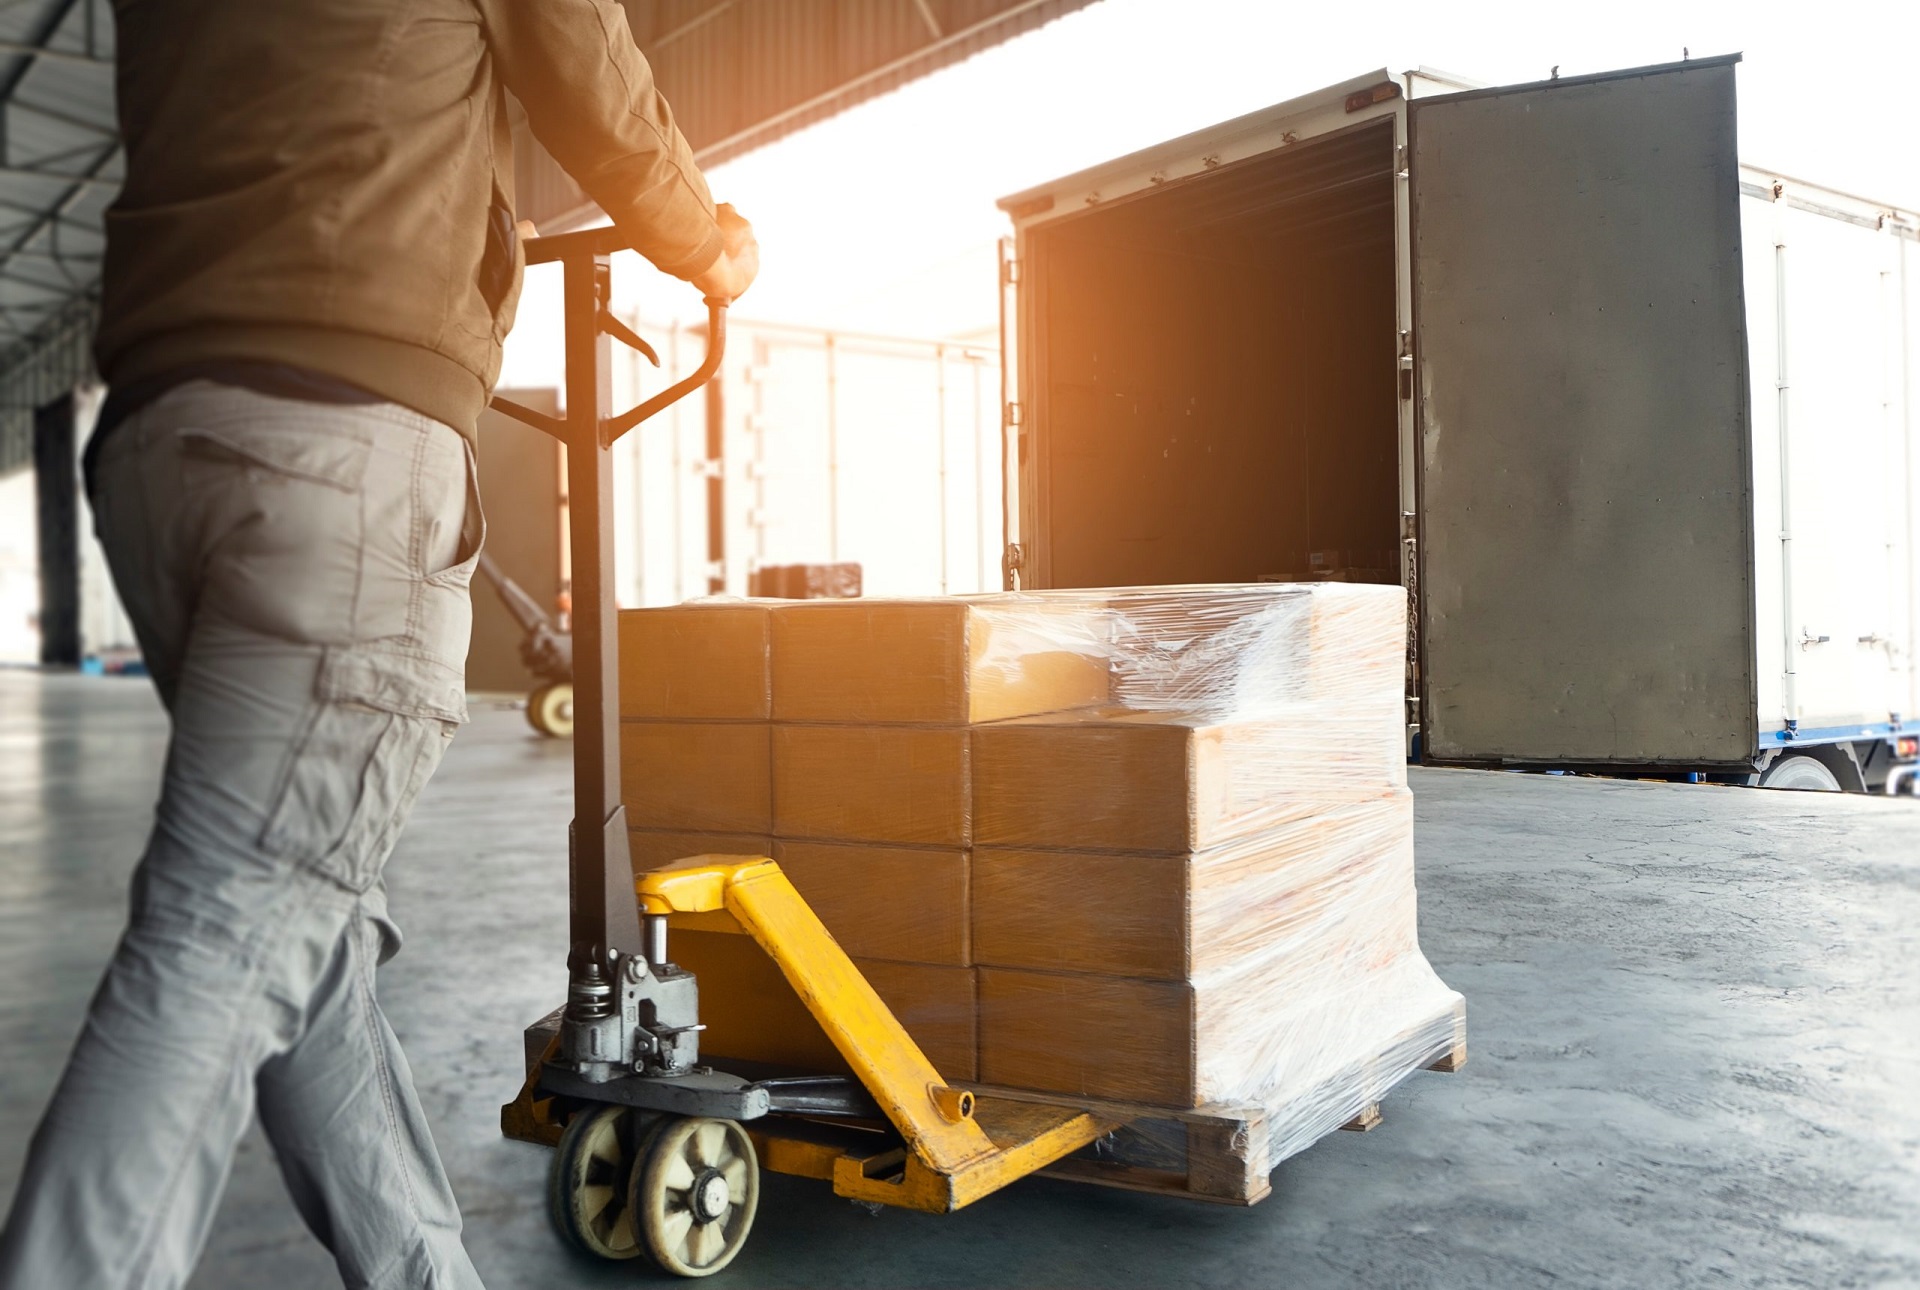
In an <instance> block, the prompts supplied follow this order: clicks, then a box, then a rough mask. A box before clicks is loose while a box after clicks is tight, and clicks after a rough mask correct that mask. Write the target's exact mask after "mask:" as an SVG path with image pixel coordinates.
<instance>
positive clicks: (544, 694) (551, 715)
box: [527, 681, 573, 739]
mask: <svg viewBox="0 0 1920 1290" xmlns="http://www.w3.org/2000/svg"><path fill="white" fill-rule="evenodd" d="M527 724H528V725H530V726H532V727H533V728H534V729H535V730H538V731H539V732H540V733H541V734H543V735H546V736H547V737H548V738H551V739H571V738H573V686H572V685H570V684H568V683H567V682H565V681H556V682H554V683H553V684H552V685H543V686H541V687H540V688H539V689H537V690H535V691H534V692H533V693H532V694H529V695H528V696H527Z"/></svg>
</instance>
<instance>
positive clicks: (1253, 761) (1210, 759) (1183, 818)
mask: <svg viewBox="0 0 1920 1290" xmlns="http://www.w3.org/2000/svg"><path fill="white" fill-rule="evenodd" d="M1405 786H1406V756H1405V753H1404V751H1403V748H1402V732H1401V731H1400V730H1399V729H1398V727H1397V726H1393V725H1389V724H1387V723H1383V722H1381V721H1379V720H1378V719H1377V714H1372V715H1369V716H1368V718H1367V719H1366V720H1363V721H1358V722H1355V723H1352V724H1349V723H1348V722H1346V721H1345V720H1344V719H1343V718H1341V717H1340V716H1339V715H1338V714H1337V713H1332V714H1328V716H1327V717H1326V719H1325V720H1315V719H1311V718H1310V717H1309V716H1306V715H1297V716H1286V717H1269V718H1261V719H1257V720H1246V721H1235V720H1214V719H1210V718H1207V717H1190V716H1186V715H1183V714H1181V713H1177V712H1134V711H1126V710H1119V709H1104V710H1100V711H1096V712H1091V713H1059V714H1056V715H1052V716H1045V717H1028V718H1024V719H1021V720H1017V721H1003V722H998V723H995V724H993V725H986V726H979V727H976V728H975V729H974V731H973V788H974V793H973V838H974V841H975V842H976V843H977V844H978V845H981V846H1000V847H1048V848H1066V849H1074V850H1089V851H1138V852H1158V853H1163V854H1176V855H1177V854H1183V853H1186V852H1192V851H1203V850H1206V849H1208V848H1211V847H1215V846H1219V845H1221V844H1223V843H1226V842H1231V841H1234V840H1235V839H1237V838H1242V837H1247V836H1249V835H1251V834H1254V833H1258V832H1260V831H1261V830H1263V829H1268V828H1273V827H1275V826H1277V825H1279V824H1282V823H1285V822H1286V821H1287V820H1289V819H1296V818H1300V817H1301V816H1303V815H1307V814H1311V813H1312V812H1314V811H1316V810H1318V809H1320V808H1322V807H1324V806H1325V805H1327V804H1329V803H1336V802H1350V801H1356V800H1366V799H1370V798H1377V797H1381V796H1384V795H1386V794H1388V793H1391V792H1393V791H1394V790H1396V789H1400V788H1404V787H1405Z"/></svg>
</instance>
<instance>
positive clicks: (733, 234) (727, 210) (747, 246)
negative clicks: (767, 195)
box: [693, 203, 760, 300]
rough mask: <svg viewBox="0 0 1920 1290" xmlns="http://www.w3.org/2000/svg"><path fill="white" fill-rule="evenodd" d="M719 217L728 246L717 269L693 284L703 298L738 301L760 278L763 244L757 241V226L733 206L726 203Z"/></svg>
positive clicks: (721, 229) (721, 232) (711, 270)
mask: <svg viewBox="0 0 1920 1290" xmlns="http://www.w3.org/2000/svg"><path fill="white" fill-rule="evenodd" d="M715 214H716V215H718V217H719V219H720V236H721V237H722V238H724V239H725V244H724V246H723V247H722V249H721V252H720V258H719V259H717V260H715V261H714V262H713V267H711V268H709V269H708V270H707V271H706V272H705V273H703V274H701V275H700V276H699V277H697V278H695V279H694V280H693V285H694V286H696V287H698V288H700V294H702V295H705V296H715V297H718V298H719V299H721V300H735V299H738V298H739V297H740V296H742V295H744V294H745V293H746V290H747V288H748V287H750V286H752V285H753V280H754V279H755V278H757V277H759V276H760V243H759V242H757V241H755V240H754V237H753V225H751V224H749V223H747V221H745V220H743V219H741V218H740V214H739V212H737V211H735V210H734V209H733V207H732V206H730V205H727V204H724V203H723V204H722V205H721V206H720V208H719V209H718V210H717V211H716V212H715Z"/></svg>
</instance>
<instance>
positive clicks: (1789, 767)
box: [1760, 753, 1840, 793]
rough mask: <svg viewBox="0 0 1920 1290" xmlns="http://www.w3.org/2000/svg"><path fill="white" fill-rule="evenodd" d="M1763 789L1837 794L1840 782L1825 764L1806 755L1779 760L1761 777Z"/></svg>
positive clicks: (1800, 754)
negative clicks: (1788, 789) (1789, 789)
mask: <svg viewBox="0 0 1920 1290" xmlns="http://www.w3.org/2000/svg"><path fill="white" fill-rule="evenodd" d="M1760 787H1761V788H1792V789H1799V790H1801V791H1802V792H1812V793H1837V792H1839V791H1840V781H1839V780H1838V779H1836V778H1835V777H1834V774H1833V772H1832V771H1830V770H1828V769H1827V765H1826V763H1825V762H1823V761H1821V760H1820V759H1819V758H1818V757H1810V756H1808V755H1807V754H1806V753H1795V754H1793V755H1792V756H1791V757H1780V758H1777V759H1776V760H1775V761H1774V763H1773V765H1771V766H1769V767H1767V769H1766V770H1765V771H1764V772H1763V773H1762V774H1761V776H1760Z"/></svg>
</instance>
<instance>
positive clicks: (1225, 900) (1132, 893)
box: [973, 790, 1415, 990]
mask: <svg viewBox="0 0 1920 1290" xmlns="http://www.w3.org/2000/svg"><path fill="white" fill-rule="evenodd" d="M1412 894H1413V801H1412V795H1411V794H1409V793H1407V792H1405V791H1404V790H1402V791H1400V792H1398V793H1395V794H1391V795H1389V796H1387V797H1384V798H1381V799H1379V800H1377V801H1372V802H1360V803H1353V804H1347V805H1342V806H1333V807H1329V808H1328V809H1327V810H1325V811H1320V812H1315V813H1313V814H1311V815H1306V816H1303V817H1301V818H1299V819H1295V820H1291V821H1288V822H1286V823H1284V824H1282V825H1279V826H1277V827H1275V828H1273V829H1269V830H1266V831H1264V832H1261V833H1258V834H1255V835H1254V836H1252V837H1249V838H1246V839H1243V840H1241V841H1238V842H1233V843H1228V844H1227V845H1225V846H1221V847H1216V848H1213V849H1212V850H1209V851H1201V852H1194V853H1188V854H1184V855H1168V856H1152V855H1129V854H1124V853H1117V852H1075V851H1058V850H1040V849H1001V848H993V847H981V848H978V849H977V850H975V852H974V854H973V919H974V923H973V953H974V959H975V961H976V962H978V963H981V964H987V965H992V966H996V967H1016V968H1033V969H1039V970H1049V971H1063V972H1091V973H1098V974H1102V975H1110V976H1123V977H1138V978H1145V979H1151V980H1163V981H1189V980H1194V979H1196V978H1204V977H1208V976H1210V975H1213V974H1218V973H1228V972H1233V971H1235V970H1238V969H1240V968H1241V967H1243V966H1244V965H1247V964H1249V963H1252V962H1255V961H1260V962H1265V963H1267V964H1269V965H1270V966H1271V968H1272V974H1273V975H1276V976H1284V977H1286V979H1287V980H1286V985H1287V987H1288V988H1289V989H1293V990H1297V989H1299V988H1301V987H1303V986H1305V985H1308V984H1311V983H1312V982H1314V981H1317V980H1319V979H1321V978H1322V977H1323V976H1324V975H1325V973H1326V971H1330V970H1333V969H1334V968H1336V967H1337V966H1338V961H1339V960H1343V959H1345V958H1346V957H1347V956H1348V954H1349V951H1350V950H1351V949H1355V948H1359V949H1364V950H1366V952H1378V950H1379V948H1380V947H1381V946H1382V945H1389V946H1391V949H1392V951H1393V952H1398V951H1400V950H1404V949H1406V948H1410V947H1412V946H1413V945H1414V944H1415V941H1414V919H1413V906H1412ZM1403 895H1404V897H1405V900H1404V903H1403V905H1402V904H1401V903H1400V902H1401V897H1402V896H1403ZM1389 919H1391V920H1392V926H1391V927H1389V926H1388V921H1389ZM1383 938H1384V939H1383ZM1363 939H1366V940H1367V941H1368V945H1367V946H1365V947H1363V946H1361V945H1360V942H1361V941H1362V940H1363Z"/></svg>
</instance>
